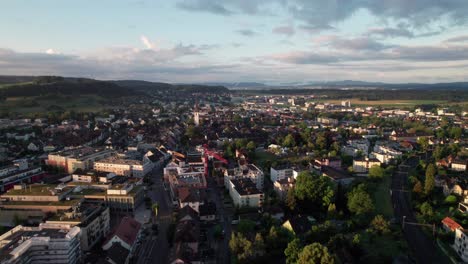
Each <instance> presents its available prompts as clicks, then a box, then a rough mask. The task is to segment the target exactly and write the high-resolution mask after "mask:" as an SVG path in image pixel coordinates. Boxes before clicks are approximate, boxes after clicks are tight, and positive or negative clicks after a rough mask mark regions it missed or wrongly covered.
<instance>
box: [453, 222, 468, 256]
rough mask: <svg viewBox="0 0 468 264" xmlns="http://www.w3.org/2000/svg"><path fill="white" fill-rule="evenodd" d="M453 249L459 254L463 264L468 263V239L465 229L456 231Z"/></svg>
mask: <svg viewBox="0 0 468 264" xmlns="http://www.w3.org/2000/svg"><path fill="white" fill-rule="evenodd" d="M453 248H454V249H455V251H456V252H457V253H458V255H459V256H460V258H461V259H462V260H463V262H465V263H467V262H468V237H467V235H466V233H465V230H464V229H461V228H459V229H457V230H455V243H454V244H453Z"/></svg>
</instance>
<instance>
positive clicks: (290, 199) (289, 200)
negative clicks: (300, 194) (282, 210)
mask: <svg viewBox="0 0 468 264" xmlns="http://www.w3.org/2000/svg"><path fill="white" fill-rule="evenodd" d="M286 206H287V207H288V208H289V209H290V210H291V211H294V209H296V196H295V194H294V189H289V190H288V193H287V195H286Z"/></svg>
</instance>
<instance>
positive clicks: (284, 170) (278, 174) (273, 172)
mask: <svg viewBox="0 0 468 264" xmlns="http://www.w3.org/2000/svg"><path fill="white" fill-rule="evenodd" d="M292 176H293V169H292V168H291V167H289V166H288V165H282V166H276V167H271V168H270V179H271V181H272V182H275V181H278V180H282V179H285V178H289V177H292Z"/></svg>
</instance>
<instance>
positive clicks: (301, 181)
mask: <svg viewBox="0 0 468 264" xmlns="http://www.w3.org/2000/svg"><path fill="white" fill-rule="evenodd" d="M294 193H295V196H296V198H298V199H299V200H301V201H307V202H310V203H311V204H312V205H314V206H316V207H327V206H328V205H329V204H330V203H331V202H332V200H333V197H334V191H333V184H332V182H331V181H330V179H329V178H328V177H320V176H318V175H315V174H312V173H310V172H301V173H300V174H299V175H298V176H297V179H296V187H295V188H294Z"/></svg>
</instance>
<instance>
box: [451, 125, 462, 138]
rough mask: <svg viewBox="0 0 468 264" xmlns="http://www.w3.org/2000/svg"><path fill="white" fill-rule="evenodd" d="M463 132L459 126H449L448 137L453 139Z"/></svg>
mask: <svg viewBox="0 0 468 264" xmlns="http://www.w3.org/2000/svg"><path fill="white" fill-rule="evenodd" d="M462 134H463V130H462V129H461V127H452V128H450V137H452V138H454V139H460V138H461V136H462Z"/></svg>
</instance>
